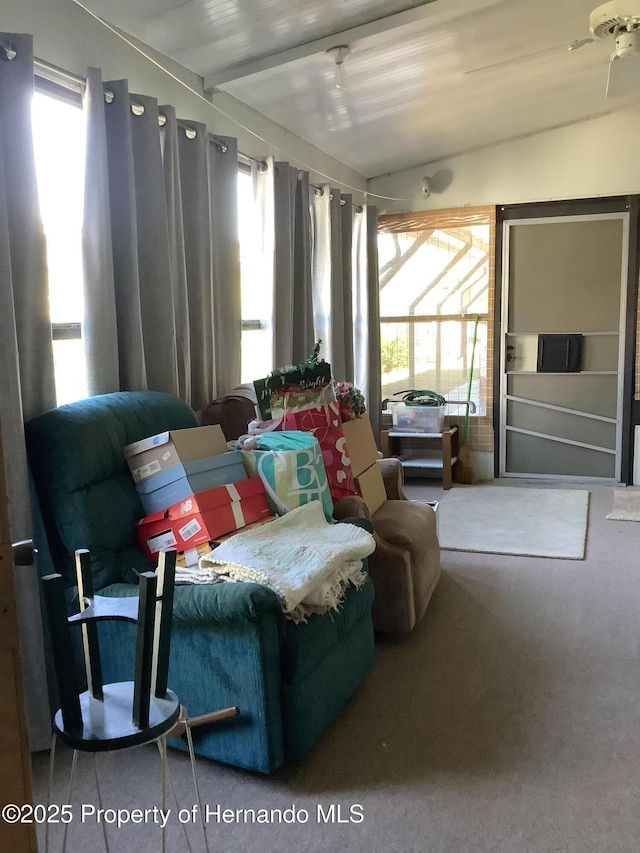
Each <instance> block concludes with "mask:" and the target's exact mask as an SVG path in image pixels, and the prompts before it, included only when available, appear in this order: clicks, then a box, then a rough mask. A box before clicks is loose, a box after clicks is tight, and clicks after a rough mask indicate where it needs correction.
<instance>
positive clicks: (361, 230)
mask: <svg viewBox="0 0 640 853" xmlns="http://www.w3.org/2000/svg"><path fill="white" fill-rule="evenodd" d="M352 222H353V227H352V253H351V256H352V267H351V268H352V271H353V288H352V291H353V302H352V305H353V330H354V331H353V357H354V383H355V385H356V387H358V388H360V390H361V391H362V393H363V394H364V397H365V401H366V404H367V411H368V413H369V418H370V420H371V426H372V428H373V431H374V435H375V436H376V438H377V437H378V436H379V431H380V408H381V405H382V400H381V393H380V390H381V388H380V384H381V377H380V372H381V367H380V291H379V284H378V210H377V208H375V207H369V206H359V207H356V208H354V210H353V220H352Z"/></svg>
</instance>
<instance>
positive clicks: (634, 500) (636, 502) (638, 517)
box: [607, 489, 640, 521]
mask: <svg viewBox="0 0 640 853" xmlns="http://www.w3.org/2000/svg"><path fill="white" fill-rule="evenodd" d="M607 518H608V519H609V521H640V489H615V490H614V492H613V509H612V510H611V512H609V513H608V514H607Z"/></svg>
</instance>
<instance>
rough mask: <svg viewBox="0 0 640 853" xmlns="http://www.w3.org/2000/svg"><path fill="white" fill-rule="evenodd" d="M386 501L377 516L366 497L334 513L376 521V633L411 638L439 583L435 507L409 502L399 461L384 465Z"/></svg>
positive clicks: (345, 501) (372, 563) (372, 561)
mask: <svg viewBox="0 0 640 853" xmlns="http://www.w3.org/2000/svg"><path fill="white" fill-rule="evenodd" d="M376 464H377V465H379V466H380V469H381V472H382V476H383V479H384V485H385V490H386V493H387V500H386V501H385V502H384V503H383V504H382V506H381V507H380V508H379V509H378V510H377V511H376V512H375V513H373V515H371V513H370V512H369V510H368V509H367V505H366V504H365V502H364V500H363V499H362V498H361V497H358V496H354V497H347V498H342V500H340V501H339V502H338V503H337V504H336V505H335V507H334V516H335V518H336V519H339V518H346V517H348V516H356V517H365V518H369V519H371V521H372V523H373V527H374V538H375V540H376V550H375V551H374V553H373V554H372V555H371V556H370V557H369V574H370V575H371V578H372V580H373V585H374V587H375V592H376V597H375V601H374V603H373V610H372V616H373V627H374V630H376V631H379V632H384V633H394V634H396V633H402V634H408V633H410V632H411V631H412V630H413V628H414V626H415V625H416V624H417V623H418V622H419V621H420V620H421V619H422V617H423V616H424V613H425V611H426V609H427V605H428V604H429V601H430V600H431V596H432V595H433V591H434V590H435V588H436V585H437V583H438V580H439V579H440V545H439V543H438V536H437V532H436V514H435V512H434V510H433V507H431V506H429V505H428V504H424V503H421V502H419V501H412V500H409V498H408V497H407V494H406V492H405V491H404V477H403V472H402V463H401V462H400V460H399V459H395V458H394V459H380V460H378V462H377V463H376Z"/></svg>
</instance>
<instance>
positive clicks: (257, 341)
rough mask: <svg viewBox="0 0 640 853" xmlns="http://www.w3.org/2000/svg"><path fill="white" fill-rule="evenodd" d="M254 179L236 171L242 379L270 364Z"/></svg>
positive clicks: (268, 303) (268, 298)
mask: <svg viewBox="0 0 640 853" xmlns="http://www.w3.org/2000/svg"><path fill="white" fill-rule="evenodd" d="M262 228H263V223H261V222H260V213H259V209H258V205H256V203H255V199H254V196H253V181H252V180H251V175H250V174H249V173H248V172H244V171H242V170H241V171H239V172H238V233H239V237H240V268H241V278H242V368H241V378H242V382H252V381H253V380H254V379H258V378H259V377H261V376H265V375H266V374H267V373H268V372H269V371H270V370H271V367H272V361H273V356H272V345H271V341H272V333H271V328H270V323H269V318H270V317H271V311H272V303H273V293H272V291H271V288H270V287H266V286H265V276H264V274H263V270H262V269H261V265H262V263H263V258H262V254H261V252H257V251H256V245H257V243H258V240H257V239H256V237H257V235H258V234H260V233H261V229H262Z"/></svg>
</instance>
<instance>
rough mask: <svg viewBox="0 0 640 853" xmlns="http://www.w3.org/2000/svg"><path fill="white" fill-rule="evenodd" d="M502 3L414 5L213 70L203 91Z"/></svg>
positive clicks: (452, 0)
mask: <svg viewBox="0 0 640 853" xmlns="http://www.w3.org/2000/svg"><path fill="white" fill-rule="evenodd" d="M501 2H504V0H440V2H437V1H436V0H426V2H424V3H421V4H420V5H419V6H414V7H413V8H412V9H407V10H406V11H404V12H397V13H396V14H394V15H387V16H385V17H383V18H377V19H376V20H374V21H369V22H368V23H366V24H360V25H359V26H356V27H350V28H349V29H346V30H341V31H340V32H337V33H332V34H331V35H329V36H323V37H322V38H318V39H313V40H312V41H308V42H304V43H303V44H298V45H295V46H294V47H290V48H288V49H287V50H282V51H279V52H277V53H271V54H267V55H266V56H260V57H257V58H255V59H251V60H249V61H248V62H243V63H240V64H239V65H233V66H231V67H230V68H223V69H220V70H219V71H213V72H211V74H207V75H206V76H205V78H204V89H205V91H206V92H210V91H211V90H212V89H215V88H216V87H222V86H224V84H225V83H231V82H233V81H234V80H240V79H242V78H243V77H249V76H250V75H252V74H260V73H261V72H263V71H268V70H269V69H271V68H277V67H278V66H281V65H287V64H288V63H290V62H295V61H296V60H298V59H304V58H305V57H307V56H313V55H314V54H317V53H324V52H325V51H327V50H328V49H329V48H330V47H335V46H336V45H341V44H352V43H353V42H356V41H361V40H362V39H366V38H371V37H372V36H377V35H380V34H381V33H385V32H388V31H389V30H394V29H397V28H398V27H405V26H408V25H411V24H416V23H419V22H422V21H425V20H427V19H429V18H434V19H437V20H438V22H440V21H446V20H450V19H451V18H454V17H456V16H458V15H461V14H469V13H470V12H473V11H474V10H475V9H477V8H484V7H487V6H493V5H496V4H499V3H501Z"/></svg>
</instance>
